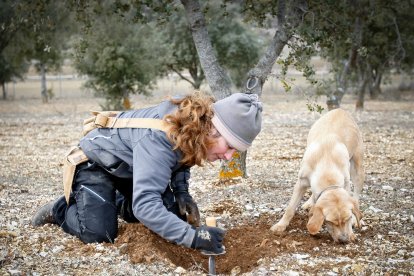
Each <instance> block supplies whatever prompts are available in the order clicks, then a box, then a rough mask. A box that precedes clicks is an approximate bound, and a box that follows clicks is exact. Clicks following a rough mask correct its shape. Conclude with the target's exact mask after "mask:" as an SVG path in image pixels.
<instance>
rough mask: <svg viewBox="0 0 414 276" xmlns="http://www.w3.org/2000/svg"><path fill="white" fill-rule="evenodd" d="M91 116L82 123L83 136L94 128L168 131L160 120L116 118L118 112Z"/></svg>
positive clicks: (95, 113) (95, 112)
mask: <svg viewBox="0 0 414 276" xmlns="http://www.w3.org/2000/svg"><path fill="white" fill-rule="evenodd" d="M92 114H93V115H94V116H93V117H91V118H89V119H86V120H85V121H83V135H86V134H88V133H89V132H90V131H91V130H93V129H95V128H154V129H159V130H162V131H164V132H167V131H168V125H167V124H166V122H165V121H163V120H161V119H153V118H118V117H117V115H118V114H119V111H103V112H99V111H92Z"/></svg>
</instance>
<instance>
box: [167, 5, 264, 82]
mask: <svg viewBox="0 0 414 276" xmlns="http://www.w3.org/2000/svg"><path fill="white" fill-rule="evenodd" d="M239 9H240V8H239V7H238V6H236V5H231V7H230V8H228V9H227V10H226V12H227V14H226V15H225V16H223V13H224V12H223V10H222V8H221V7H220V6H219V5H218V4H217V3H213V5H211V6H210V7H209V8H208V9H206V14H208V16H209V22H210V24H209V25H208V26H207V29H208V32H209V34H210V36H211V40H212V44H213V47H214V50H215V52H216V54H217V58H218V60H219V62H220V63H221V64H223V67H224V68H225V69H227V70H228V72H229V74H230V76H231V78H232V80H233V82H234V84H235V85H236V87H238V88H240V87H241V86H242V85H243V84H244V81H243V80H244V77H245V73H246V72H247V70H248V69H249V68H251V67H252V66H253V65H254V64H255V63H256V62H257V60H258V58H259V55H260V53H262V52H263V44H264V42H265V40H266V37H264V38H263V37H260V36H259V35H258V34H257V31H256V30H254V29H253V28H251V27H249V26H248V25H246V24H245V23H243V22H242V20H241V18H240V17H241V16H240V11H239ZM165 25H166V28H164V26H163V25H162V26H161V29H164V36H163V37H164V38H165V39H166V40H165V43H167V44H169V45H171V46H170V47H169V49H170V51H171V54H170V58H169V59H167V60H166V62H167V64H166V66H167V68H168V69H169V70H172V71H173V72H175V73H177V74H178V75H179V76H180V78H181V79H183V80H185V81H188V82H189V83H190V84H191V85H192V86H193V87H194V88H195V89H199V88H200V86H201V83H202V81H203V80H204V79H205V75H204V72H203V70H202V68H201V64H200V60H199V57H198V54H197V50H196V48H195V46H194V42H193V40H192V36H191V31H190V29H189V27H188V23H187V20H186V18H185V14H184V11H183V10H177V12H176V13H174V14H172V15H171V16H170V17H169V19H168V23H166V24H165ZM184 70H186V71H188V73H189V74H190V77H191V78H188V77H187V76H185V75H184V74H183V71H184Z"/></svg>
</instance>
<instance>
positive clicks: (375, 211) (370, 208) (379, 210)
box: [368, 205, 382, 213]
mask: <svg viewBox="0 0 414 276" xmlns="http://www.w3.org/2000/svg"><path fill="white" fill-rule="evenodd" d="M368 209H369V210H371V211H373V212H374V213H379V212H382V210H381V209H378V208H375V207H374V206H372V205H371V206H369V207H368Z"/></svg>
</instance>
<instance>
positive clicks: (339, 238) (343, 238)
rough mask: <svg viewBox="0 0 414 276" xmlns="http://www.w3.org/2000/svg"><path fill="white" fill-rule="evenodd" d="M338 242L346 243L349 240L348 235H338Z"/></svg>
mask: <svg viewBox="0 0 414 276" xmlns="http://www.w3.org/2000/svg"><path fill="white" fill-rule="evenodd" d="M338 242H339V243H348V242H349V236H348V235H347V234H341V235H339V237H338Z"/></svg>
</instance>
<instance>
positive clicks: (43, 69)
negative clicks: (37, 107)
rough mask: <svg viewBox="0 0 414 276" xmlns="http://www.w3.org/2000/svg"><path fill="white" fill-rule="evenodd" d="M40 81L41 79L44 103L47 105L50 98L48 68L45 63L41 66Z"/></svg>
mask: <svg viewBox="0 0 414 276" xmlns="http://www.w3.org/2000/svg"><path fill="white" fill-rule="evenodd" d="M40 79H41V84H40V85H41V86H40V87H41V88H40V90H41V91H40V92H41V96H42V102H43V103H47V102H48V101H49V97H48V95H47V85H46V68H45V65H44V64H43V63H41V64H40Z"/></svg>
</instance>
